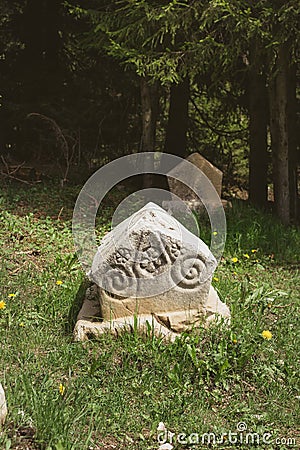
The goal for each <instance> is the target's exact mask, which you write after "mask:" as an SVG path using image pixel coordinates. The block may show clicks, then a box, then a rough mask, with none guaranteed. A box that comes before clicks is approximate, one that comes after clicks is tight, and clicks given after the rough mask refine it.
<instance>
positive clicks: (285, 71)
mask: <svg viewBox="0 0 300 450" xmlns="http://www.w3.org/2000/svg"><path fill="white" fill-rule="evenodd" d="M0 5H1V19H0V35H1V39H0V47H1V48H0V100H1V102H0V153H1V167H2V168H1V173H2V176H3V179H5V180H7V179H13V178H17V174H18V171H17V169H18V167H20V166H22V167H28V168H29V169H30V168H34V169H35V170H38V171H40V172H42V173H43V174H44V176H47V177H58V178H60V179H61V180H62V183H66V182H72V181H73V182H77V183H81V182H83V181H84V180H85V179H86V177H87V176H88V174H89V173H90V172H92V171H93V170H95V169H97V168H98V167H100V166H101V165H103V164H105V163H106V162H108V161H109V160H112V159H114V158H117V157H119V156H122V155H125V154H130V153H132V152H139V151H154V150H157V151H165V152H168V153H173V154H176V155H178V156H182V157H186V156H187V155H188V154H189V153H192V152H195V151H198V152H200V153H201V154H202V155H203V156H205V157H206V158H207V159H208V160H210V161H211V162H212V163H213V164H215V165H216V166H217V167H218V168H220V169H221V170H222V171H223V173H224V193H225V195H226V193H228V195H229V194H230V192H232V191H231V190H232V188H235V187H238V188H239V189H245V190H247V191H248V192H249V200H250V201H251V202H252V203H253V204H254V205H256V206H258V207H262V208H264V207H265V206H266V205H267V203H268V199H269V200H270V199H272V200H273V195H274V201H275V203H274V205H275V206H274V209H275V211H276V213H277V215H278V216H279V217H280V219H281V220H282V221H283V222H284V223H286V224H288V223H293V222H295V221H296V220H297V217H299V192H298V190H299V186H298V184H299V166H300V156H299V153H300V152H299V127H300V123H299V120H300V114H299V96H300V90H299V13H300V4H299V2H298V0H290V1H282V0H273V1H267V0H259V1H255V2H254V1H250V2H249V1H243V0H231V1H230V0H214V1H209V0H200V1H187V0H182V1H177V0H172V1H166V0H164V1H155V0H151V1H146V0H118V1H117V0H110V1H108V0H86V1H83V0H82V1H77V2H75V1H68V2H65V1H60V0H27V1H25V0H11V1H8V0H1V1H0ZM268 190H269V196H268Z"/></svg>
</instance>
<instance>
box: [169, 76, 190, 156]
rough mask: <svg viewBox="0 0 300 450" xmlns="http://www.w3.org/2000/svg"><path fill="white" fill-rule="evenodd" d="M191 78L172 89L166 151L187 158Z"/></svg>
mask: <svg viewBox="0 0 300 450" xmlns="http://www.w3.org/2000/svg"><path fill="white" fill-rule="evenodd" d="M189 86H190V85H189V79H188V78H185V79H184V80H183V81H182V82H181V83H179V84H177V85H173V86H172V87H171V90H170V106H169V118H168V125H167V131H166V141H165V152H166V153H171V154H173V155H176V156H180V157H181V158H185V157H186V156H187V155H186V150H187V149H186V145H187V130H188V118H189V116H188V106H189V94H190V89H189Z"/></svg>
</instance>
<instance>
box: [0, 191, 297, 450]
mask: <svg viewBox="0 0 300 450" xmlns="http://www.w3.org/2000/svg"><path fill="white" fill-rule="evenodd" d="M78 192H79V188H78V189H77V188H66V189H64V190H63V191H61V190H59V189H57V188H56V187H55V186H54V185H53V186H43V185H41V186H38V187H26V188H25V189H24V188H22V189H21V188H20V187H19V186H18V187H14V186H9V187H6V188H2V189H1V191H0V205H1V213H0V217H1V230H0V245H1V268H0V276H1V297H0V301H1V300H3V301H5V302H6V308H5V309H2V310H0V338H1V340H0V342H1V359H0V361H1V363H0V364H1V365H0V381H1V382H2V384H3V385H4V388H5V390H6V395H7V401H8V407H9V415H8V418H7V422H6V424H5V426H4V428H3V430H2V433H1V434H0V448H1V449H2V448H3V449H24V450H25V449H26V448H28V449H47V450H50V449H51V450H71V449H72V450H73V449H74V450H75V449H78V450H79V449H80V450H85V449H94V450H97V449H112V448H117V449H158V447H159V444H158V443H157V431H156V429H157V426H158V424H159V422H161V421H162V422H164V424H165V426H166V427H167V428H168V430H170V431H172V432H173V433H176V435H177V434H178V433H181V432H182V433H187V434H188V435H190V434H191V433H198V434H199V435H201V434H202V433H209V432H215V433H216V434H218V435H220V434H221V433H226V432H228V431H230V430H231V431H232V432H235V431H236V426H237V423H239V422H245V423H246V424H247V427H248V431H253V432H257V433H260V435H262V434H263V433H264V432H270V433H272V434H273V439H274V440H275V438H277V437H278V438H286V439H287V438H293V439H295V442H296V444H295V445H294V446H293V445H291V446H288V445H287V444H284V443H283V444H278V445H277V444H275V443H273V444H272V445H267V446H266V445H265V444H260V445H256V446H252V445H250V444H249V445H247V446H246V445H244V444H243V445H241V444H239V445H238V444H237V445H227V446H226V445H225V444H224V445H223V446H222V445H221V446H220V445H215V446H214V445H212V447H210V448H247V449H248V448H249V449H251V448H256V449H265V448H267V449H270V450H271V449H274V450H275V449H279V450H280V449H285V448H298V447H299V445H300V441H299V437H300V436H299V417H300V386H299V362H300V361H299V334H300V327H299V305H300V302H299V288H300V280H299V254H300V231H299V229H296V228H284V227H282V226H281V225H280V224H279V223H278V222H277V221H276V220H275V219H274V218H273V217H272V216H270V215H267V214H262V213H259V212H258V211H256V210H254V209H252V208H250V207H249V206H247V205H243V204H239V203H234V204H233V208H232V210H231V211H229V212H228V217H227V219H228V237H227V243H226V248H225V253H224V256H223V258H222V261H221V263H220V265H219V267H218V269H217V271H216V273H215V277H214V281H213V284H214V286H215V287H216V288H217V290H218V292H219V295H220V297H221V299H222V300H223V301H225V302H226V303H227V304H228V305H229V306H230V309H231V312H232V323H231V326H230V328H229V329H226V328H224V326H222V324H220V325H216V326H212V327H211V328H210V329H209V330H203V329H200V330H197V332H196V330H195V332H193V333H191V334H184V335H182V337H181V338H179V339H178V340H177V341H176V342H175V343H174V344H170V345H165V344H164V343H162V342H161V341H160V340H159V339H156V338H153V337H152V336H151V333H149V336H148V337H141V336H139V335H138V334H136V333H133V334H123V335H121V336H120V337H119V338H117V339H115V338H113V337H111V336H110V335H104V336H103V337H101V339H99V340H91V341H89V342H87V343H84V344H82V343H75V342H73V340H72V332H71V323H70V309H71V308H72V304H73V302H74V299H75V297H76V295H77V292H78V290H79V288H80V286H81V283H82V281H83V278H84V277H83V273H82V271H81V269H80V266H79V264H78V262H77V260H76V258H74V250H73V242H72V235H71V222H70V220H71V216H72V208H73V204H74V202H75V200H76V197H77V193H78ZM117 197H118V196H117V195H116V194H115V193H112V194H111V196H110V197H109V198H107V199H106V203H105V207H104V208H102V209H101V214H102V216H101V217H100V218H99V224H100V226H101V227H102V228H101V231H102V232H104V231H106V230H107V229H108V227H109V223H110V214H111V212H112V211H113V206H114V202H115V201H116V200H117ZM202 231H203V239H204V240H208V242H209V240H210V236H209V231H208V230H206V229H203V230H202ZM252 250H255V252H252ZM245 255H248V256H249V258H248V256H245ZM232 258H237V259H238V261H237V262H235V263H234V262H233V261H232ZM58 280H61V281H62V282H63V283H62V284H61V285H58V284H56V282H57V281H58ZM9 294H15V295H14V296H9ZM263 330H270V331H271V333H272V339H270V340H265V339H263V337H262V335H261V333H262V331H263ZM60 384H61V385H62V386H63V388H64V392H63V395H62V394H61V392H60V390H59V386H60ZM174 447H175V448H178V449H181V448H209V447H208V446H207V445H203V446H201V445H194V446H187V445H183V444H180V443H176V444H174Z"/></svg>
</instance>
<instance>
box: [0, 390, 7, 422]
mask: <svg viewBox="0 0 300 450" xmlns="http://www.w3.org/2000/svg"><path fill="white" fill-rule="evenodd" d="M6 416H7V405H6V400H5V393H4V389H3V387H2V384H1V383H0V425H3V424H4V422H5V419H6Z"/></svg>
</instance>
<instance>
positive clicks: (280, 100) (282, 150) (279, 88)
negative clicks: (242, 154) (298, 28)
mask: <svg viewBox="0 0 300 450" xmlns="http://www.w3.org/2000/svg"><path fill="white" fill-rule="evenodd" d="M289 56H290V52H289V48H288V46H287V44H285V45H282V46H281V47H280V48H279V50H278V55H277V61H276V65H275V71H276V72H275V74H274V77H273V79H272V80H271V82H270V115H271V121H270V128H271V137H272V151H273V181H274V199H275V207H276V212H277V215H278V217H279V218H280V220H281V221H282V222H283V223H284V224H289V223H290V222H291V220H292V208H291V204H292V201H291V200H292V197H291V192H293V191H294V190H295V188H296V186H295V182H294V181H293V180H291V179H290V173H291V170H292V165H293V158H292V155H293V145H294V144H293V137H292V135H291V134H290V133H291V116H292V109H293V108H291V106H292V105H291V102H290V93H289V89H290V88H289V81H290V70H291V69H290V67H289Z"/></svg>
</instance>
